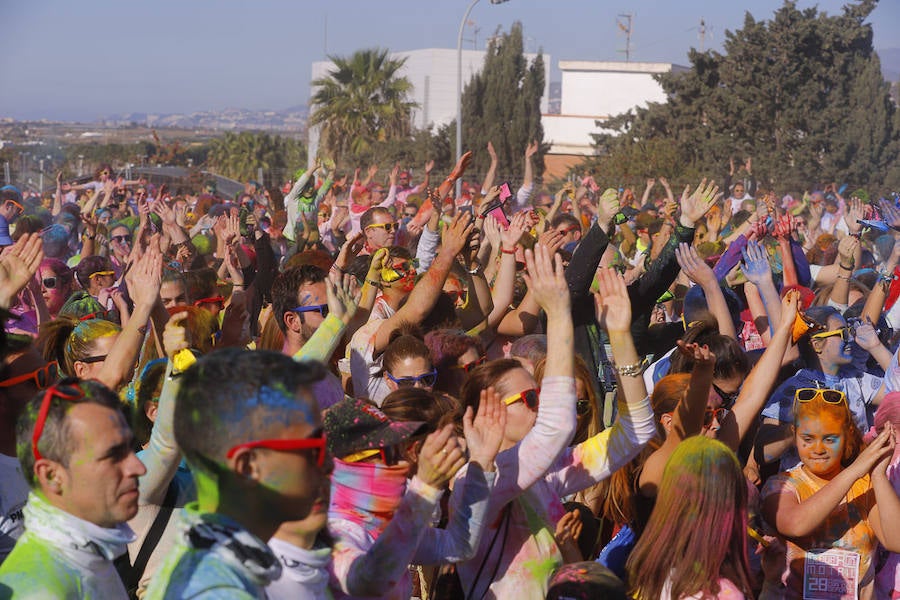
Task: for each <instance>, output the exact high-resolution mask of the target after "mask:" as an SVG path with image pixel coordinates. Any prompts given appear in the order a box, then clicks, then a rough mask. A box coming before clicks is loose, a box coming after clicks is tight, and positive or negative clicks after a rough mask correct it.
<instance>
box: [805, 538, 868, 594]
mask: <svg viewBox="0 0 900 600" xmlns="http://www.w3.org/2000/svg"><path fill="white" fill-rule="evenodd" d="M858 589H859V554H857V553H856V552H850V551H849V550H839V549H837V548H829V549H828V550H810V551H808V552H807V553H806V556H805V560H804V567H803V600H857V598H858V596H857V590H858Z"/></svg>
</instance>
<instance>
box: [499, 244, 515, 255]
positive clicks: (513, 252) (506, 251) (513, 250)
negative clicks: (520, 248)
mask: <svg viewBox="0 0 900 600" xmlns="http://www.w3.org/2000/svg"><path fill="white" fill-rule="evenodd" d="M500 252H502V253H503V254H515V253H516V249H515V248H513V249H512V250H507V249H506V248H504V247H503V246H502V245H501V246H500Z"/></svg>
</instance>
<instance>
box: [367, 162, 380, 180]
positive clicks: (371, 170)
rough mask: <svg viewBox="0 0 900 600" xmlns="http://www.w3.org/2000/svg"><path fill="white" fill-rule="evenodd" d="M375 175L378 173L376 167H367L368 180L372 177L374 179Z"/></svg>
mask: <svg viewBox="0 0 900 600" xmlns="http://www.w3.org/2000/svg"><path fill="white" fill-rule="evenodd" d="M377 173H378V165H371V166H370V167H369V171H368V174H369V179H372V178H373V177H375V175H376V174H377Z"/></svg>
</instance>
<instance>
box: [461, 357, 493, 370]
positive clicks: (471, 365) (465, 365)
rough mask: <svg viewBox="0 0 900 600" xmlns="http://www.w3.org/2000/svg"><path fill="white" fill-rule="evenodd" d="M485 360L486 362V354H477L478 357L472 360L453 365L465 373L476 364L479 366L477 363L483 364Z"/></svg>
mask: <svg viewBox="0 0 900 600" xmlns="http://www.w3.org/2000/svg"><path fill="white" fill-rule="evenodd" d="M485 362H487V357H486V356H479V357H478V358H476V359H475V360H473V361H472V362H468V363H466V364H464V365H454V367H456V368H457V369H462V370H463V371H465V372H466V373H468V372H469V371H471V370H472V369H474V368H475V367H477V366H479V365H483V364H484V363H485Z"/></svg>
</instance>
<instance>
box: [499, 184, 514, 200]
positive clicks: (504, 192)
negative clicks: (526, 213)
mask: <svg viewBox="0 0 900 600" xmlns="http://www.w3.org/2000/svg"><path fill="white" fill-rule="evenodd" d="M510 197H512V192H511V191H510V189H509V182H508V181H504V182H503V183H501V184H500V202H506V199H507V198H510Z"/></svg>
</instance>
